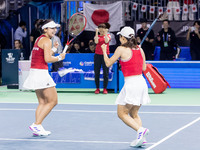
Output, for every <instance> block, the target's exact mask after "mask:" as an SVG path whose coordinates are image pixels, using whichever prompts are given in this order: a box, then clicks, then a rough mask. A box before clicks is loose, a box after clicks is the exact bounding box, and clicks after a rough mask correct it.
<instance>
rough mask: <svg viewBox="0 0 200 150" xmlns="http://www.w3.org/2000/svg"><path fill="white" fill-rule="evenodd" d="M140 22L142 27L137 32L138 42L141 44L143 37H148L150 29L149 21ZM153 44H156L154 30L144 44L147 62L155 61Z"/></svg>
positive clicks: (142, 20)
mask: <svg viewBox="0 0 200 150" xmlns="http://www.w3.org/2000/svg"><path fill="white" fill-rule="evenodd" d="M140 22H141V25H142V27H141V28H140V29H139V30H138V31H137V41H138V43H139V44H140V43H141V41H142V40H143V37H144V36H145V35H146V33H147V31H148V29H149V28H148V27H147V19H141V20H140ZM153 42H154V32H153V30H151V31H150V33H149V34H148V36H147V38H146V39H145V40H144V42H143V44H142V49H143V50H144V53H145V57H146V60H153V55H154V45H153Z"/></svg>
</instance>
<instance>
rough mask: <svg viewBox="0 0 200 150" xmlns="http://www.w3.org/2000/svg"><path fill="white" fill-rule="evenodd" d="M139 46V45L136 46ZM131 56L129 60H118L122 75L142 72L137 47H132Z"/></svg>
mask: <svg viewBox="0 0 200 150" xmlns="http://www.w3.org/2000/svg"><path fill="white" fill-rule="evenodd" d="M138 48H139V46H138ZM131 51H132V57H131V58H130V59H129V60H125V61H123V60H121V59H120V61H119V63H120V65H121V70H122V73H123V75H124V77H128V76H132V75H140V74H142V67H143V58H142V54H141V51H140V48H139V49H132V50H131Z"/></svg>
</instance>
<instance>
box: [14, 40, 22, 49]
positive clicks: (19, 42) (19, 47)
mask: <svg viewBox="0 0 200 150" xmlns="http://www.w3.org/2000/svg"><path fill="white" fill-rule="evenodd" d="M14 44H15V49H23V46H22V42H21V41H20V40H15V42H14Z"/></svg>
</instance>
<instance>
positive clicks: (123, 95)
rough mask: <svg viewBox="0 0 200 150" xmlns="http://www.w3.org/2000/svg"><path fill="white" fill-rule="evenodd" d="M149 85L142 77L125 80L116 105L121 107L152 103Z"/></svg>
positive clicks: (131, 77) (137, 76)
mask: <svg viewBox="0 0 200 150" xmlns="http://www.w3.org/2000/svg"><path fill="white" fill-rule="evenodd" d="M150 102H151V100H150V97H149V95H148V87H147V83H146V81H145V79H144V77H143V76H142V75H136V76H130V77H126V78H125V83H124V86H123V88H122V90H121V92H120V93H119V95H118V97H117V99H116V102H115V103H116V104H119V105H126V104H132V105H137V106H140V105H143V104H148V103H150Z"/></svg>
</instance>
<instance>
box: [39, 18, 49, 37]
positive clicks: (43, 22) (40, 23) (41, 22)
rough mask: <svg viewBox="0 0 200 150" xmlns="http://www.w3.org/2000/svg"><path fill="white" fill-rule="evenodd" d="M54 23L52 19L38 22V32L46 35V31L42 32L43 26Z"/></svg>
mask: <svg viewBox="0 0 200 150" xmlns="http://www.w3.org/2000/svg"><path fill="white" fill-rule="evenodd" d="M51 21H53V20H52V19H39V20H38V22H37V24H38V25H37V30H38V31H40V33H41V34H42V33H44V30H42V26H43V25H45V24H47V23H49V22H51Z"/></svg>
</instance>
